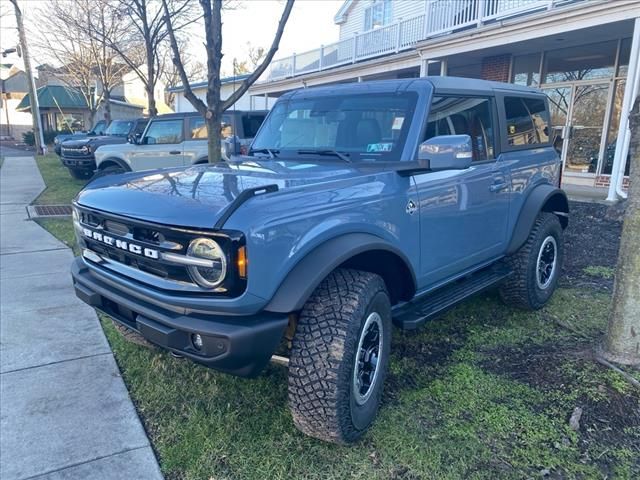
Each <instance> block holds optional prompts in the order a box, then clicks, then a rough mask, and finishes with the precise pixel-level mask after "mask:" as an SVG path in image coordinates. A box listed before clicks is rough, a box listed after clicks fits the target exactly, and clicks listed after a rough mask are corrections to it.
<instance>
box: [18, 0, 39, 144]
mask: <svg viewBox="0 0 640 480" xmlns="http://www.w3.org/2000/svg"><path fill="white" fill-rule="evenodd" d="M9 1H10V2H11V3H12V4H13V8H14V9H15V13H16V23H17V25H18V36H19V38H20V50H21V51H22V60H23V61H24V70H25V73H26V74H27V80H28V82H29V104H30V106H31V120H32V122H33V137H34V140H35V142H36V154H38V155H44V154H45V153H46V150H45V149H46V147H45V145H44V137H43V134H42V124H41V118H40V107H39V106H38V92H37V91H36V84H35V81H34V79H33V72H32V71H31V60H30V59H29V50H28V49H27V36H26V35H25V33H24V23H23V21H22V11H21V10H20V7H19V6H18V0H9Z"/></svg>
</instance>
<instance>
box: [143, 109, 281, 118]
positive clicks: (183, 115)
mask: <svg viewBox="0 0 640 480" xmlns="http://www.w3.org/2000/svg"><path fill="white" fill-rule="evenodd" d="M268 112H269V110H233V109H229V110H227V111H225V112H222V114H223V115H233V114H241V113H268ZM200 116H201V115H200V113H198V112H178V113H165V114H164V115H158V116H156V117H152V118H153V119H154V120H158V119H160V120H171V119H172V118H187V117H200Z"/></svg>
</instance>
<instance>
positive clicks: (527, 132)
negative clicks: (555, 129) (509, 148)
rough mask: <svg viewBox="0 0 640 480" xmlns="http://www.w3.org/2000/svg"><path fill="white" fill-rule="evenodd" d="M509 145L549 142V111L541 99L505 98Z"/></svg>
mask: <svg viewBox="0 0 640 480" xmlns="http://www.w3.org/2000/svg"><path fill="white" fill-rule="evenodd" d="M504 110H505V116H506V121H507V132H506V133H507V143H508V144H509V145H513V146H518V145H535V144H540V143H548V142H549V111H548V110H547V106H546V103H545V102H544V100H542V99H541V98H521V97H505V99H504Z"/></svg>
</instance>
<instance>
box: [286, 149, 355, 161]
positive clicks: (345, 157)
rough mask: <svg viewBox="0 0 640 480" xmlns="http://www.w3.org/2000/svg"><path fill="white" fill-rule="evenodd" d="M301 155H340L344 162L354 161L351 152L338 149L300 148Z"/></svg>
mask: <svg viewBox="0 0 640 480" xmlns="http://www.w3.org/2000/svg"><path fill="white" fill-rule="evenodd" d="M298 154H299V155H331V156H333V157H338V158H339V159H340V160H342V161H343V162H347V163H352V161H351V159H350V158H349V154H348V153H345V152H338V151H337V150H298Z"/></svg>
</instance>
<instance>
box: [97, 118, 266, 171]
mask: <svg viewBox="0 0 640 480" xmlns="http://www.w3.org/2000/svg"><path fill="white" fill-rule="evenodd" d="M266 115H267V112H266V111H264V110H254V111H240V110H235V111H231V110H230V111H228V112H225V113H224V114H223V115H222V125H221V126H220V127H221V133H222V139H223V140H222V145H221V147H222V152H221V153H222V158H223V159H224V160H229V157H230V156H231V155H234V154H245V153H247V150H248V146H249V144H250V143H251V141H252V140H253V137H254V136H255V134H256V132H257V131H258V129H259V128H260V125H262V122H263V121H264V118H265V117H266ZM200 163H207V126H206V124H205V121H204V118H202V115H200V114H199V113H197V112H187V113H184V112H183V113H170V114H168V115H161V116H159V117H155V118H153V119H152V120H151V121H150V122H149V125H148V127H147V128H146V130H145V131H144V132H143V133H141V134H140V135H138V137H137V138H136V139H135V141H132V142H129V144H127V145H117V146H116V145H114V146H109V147H103V148H101V149H100V151H98V152H97V153H96V164H97V167H98V172H97V174H98V175H99V174H114V173H124V172H130V171H134V172H135V171H141V170H152V169H157V168H167V167H181V166H188V165H194V164H200Z"/></svg>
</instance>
